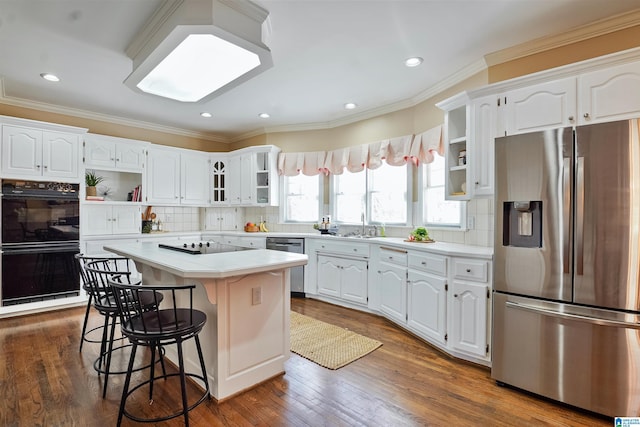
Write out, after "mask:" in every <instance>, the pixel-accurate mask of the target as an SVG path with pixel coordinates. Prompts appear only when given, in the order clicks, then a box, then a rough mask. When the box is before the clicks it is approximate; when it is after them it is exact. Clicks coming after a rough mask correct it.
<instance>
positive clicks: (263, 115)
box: [258, 113, 271, 119]
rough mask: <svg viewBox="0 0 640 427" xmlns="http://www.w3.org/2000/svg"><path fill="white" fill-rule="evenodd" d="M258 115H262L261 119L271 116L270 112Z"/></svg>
mask: <svg viewBox="0 0 640 427" xmlns="http://www.w3.org/2000/svg"><path fill="white" fill-rule="evenodd" d="M258 117H260V118H261V119H268V118H269V117H271V116H270V115H269V114H268V113H260V114H258Z"/></svg>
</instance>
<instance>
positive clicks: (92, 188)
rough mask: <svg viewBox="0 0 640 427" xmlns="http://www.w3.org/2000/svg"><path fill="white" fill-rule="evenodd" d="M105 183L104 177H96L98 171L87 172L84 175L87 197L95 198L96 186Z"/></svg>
mask: <svg viewBox="0 0 640 427" xmlns="http://www.w3.org/2000/svg"><path fill="white" fill-rule="evenodd" d="M102 181H104V177H101V176H100V175H96V171H89V170H88V171H86V172H85V174H84V182H85V184H86V185H87V196H95V195H96V194H97V193H96V185H98V184H100V183H101V182H102Z"/></svg>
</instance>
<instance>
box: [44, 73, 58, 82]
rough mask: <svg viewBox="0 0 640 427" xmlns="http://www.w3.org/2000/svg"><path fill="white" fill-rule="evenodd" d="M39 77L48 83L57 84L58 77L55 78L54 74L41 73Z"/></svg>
mask: <svg viewBox="0 0 640 427" xmlns="http://www.w3.org/2000/svg"><path fill="white" fill-rule="evenodd" d="M40 77H42V78H43V79H45V80H47V81H49V82H59V81H60V78H59V77H58V76H56V75H55V74H51V73H42V74H40Z"/></svg>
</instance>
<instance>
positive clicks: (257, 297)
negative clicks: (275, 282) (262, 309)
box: [251, 286, 262, 305]
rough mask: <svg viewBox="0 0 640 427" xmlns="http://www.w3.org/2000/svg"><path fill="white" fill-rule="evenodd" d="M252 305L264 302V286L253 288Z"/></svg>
mask: <svg viewBox="0 0 640 427" xmlns="http://www.w3.org/2000/svg"><path fill="white" fill-rule="evenodd" d="M251 299H252V302H251V304H252V305H258V304H262V286H259V287H257V288H251Z"/></svg>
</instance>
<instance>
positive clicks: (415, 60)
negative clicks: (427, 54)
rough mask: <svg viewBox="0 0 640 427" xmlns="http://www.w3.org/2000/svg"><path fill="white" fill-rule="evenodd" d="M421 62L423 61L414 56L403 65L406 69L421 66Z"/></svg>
mask: <svg viewBox="0 0 640 427" xmlns="http://www.w3.org/2000/svg"><path fill="white" fill-rule="evenodd" d="M422 61H423V59H422V58H420V57H419V56H414V57H413V58H407V59H406V60H405V61H404V65H406V66H407V67H417V66H418V65H420V64H422Z"/></svg>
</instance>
